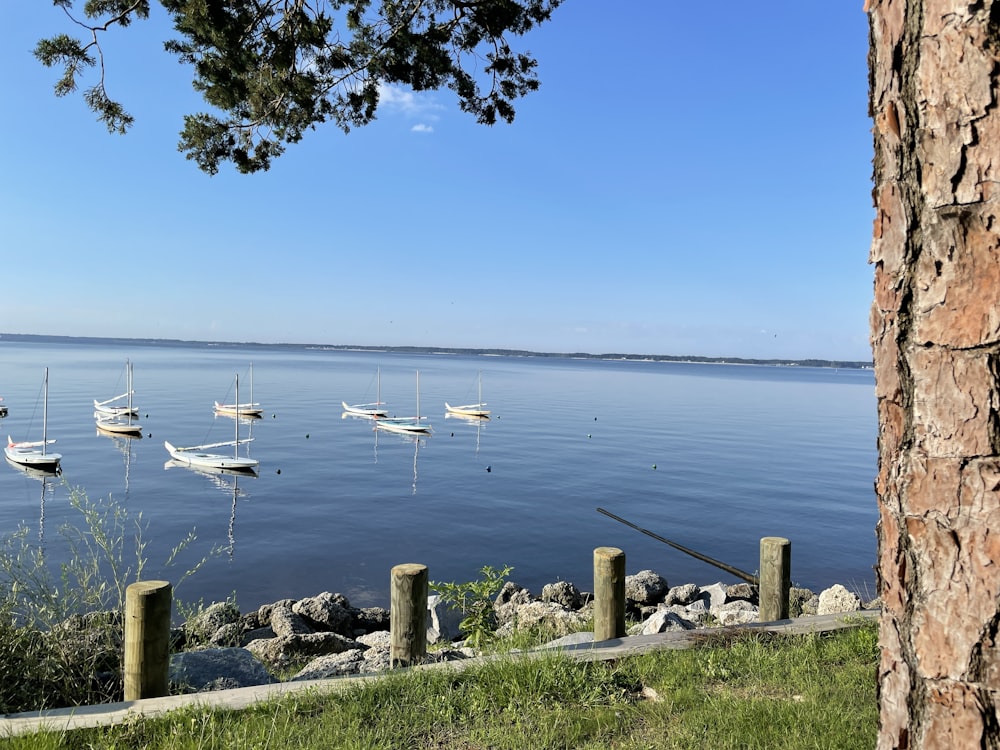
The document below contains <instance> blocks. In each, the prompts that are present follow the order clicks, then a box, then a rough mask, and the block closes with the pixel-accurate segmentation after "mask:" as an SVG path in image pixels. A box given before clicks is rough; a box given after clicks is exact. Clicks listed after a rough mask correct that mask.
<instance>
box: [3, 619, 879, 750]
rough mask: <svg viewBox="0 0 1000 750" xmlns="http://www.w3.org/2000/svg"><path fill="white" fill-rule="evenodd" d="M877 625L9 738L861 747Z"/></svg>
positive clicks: (420, 679)
mask: <svg viewBox="0 0 1000 750" xmlns="http://www.w3.org/2000/svg"><path fill="white" fill-rule="evenodd" d="M877 661H878V648H877V629H876V626H875V625H874V624H865V625H860V626H858V627H857V628H854V629H851V630H845V631H839V632H835V633H831V634H825V635H810V636H794V637H783V636H768V635H766V634H760V633H756V634H745V635H742V636H739V637H736V638H732V639H730V640H728V641H725V642H724V641H721V640H718V639H714V640H713V639H711V638H710V639H708V640H707V642H706V644H705V645H703V646H700V647H698V648H695V649H691V650H687V651H660V652H655V653H649V654H645V655H641V656H633V657H628V658H623V659H620V660H617V661H614V662H592V663H576V662H571V661H570V660H568V659H564V658H562V657H558V656H552V657H546V658H543V659H540V660H526V659H517V658H504V659H500V660H498V661H495V662H491V663H488V664H485V665H482V666H475V667H472V668H469V669H467V670H463V671H453V670H449V671H432V670H427V671H422V670H418V671H409V672H396V673H391V674H389V675H387V676H385V677H384V678H381V679H378V680H372V681H371V682H370V683H365V684H363V685H361V686H358V687H356V688H350V689H348V690H346V691H345V692H343V693H336V694H328V695H324V696H320V695H318V694H298V695H296V696H294V697H285V698H283V699H282V700H280V701H275V702H269V703H266V704H262V705H259V706H256V707H253V708H250V709H246V710H243V711H239V712H233V711H222V710H208V709H202V708H189V709H183V710H180V711H177V712H174V713H171V714H169V715H167V716H164V717H159V718H155V719H136V720H134V721H130V722H129V723H127V724H125V725H123V726H117V727H111V728H101V729H85V730H76V731H74V732H50V733H42V734H36V735H32V736H27V737H17V738H10V739H8V740H7V741H6V745H5V747H11V748H32V749H33V750H34V749H36V748H39V749H42V750H44V749H45V748H53V749H55V748H60V749H62V748H69V749H76V748H80V749H81V750H82V749H84V748H151V749H155V748H172V749H173V748H180V749H181V750H183V749H185V748H190V749H192V750H193V749H195V748H197V749H198V750H203V749H209V748H211V749H215V748H217V749H218V750H223V749H226V750H228V749H229V748H283V749H288V750H295V749H296V748H303V749H305V748H309V749H313V748H324V749H325V748H345V749H354V748H357V749H359V750H360V749H362V748H364V749H368V748H422V749H424V748H431V749H434V748H456V749H458V750H486V749H487V748H490V749H491V750H506V749H508V748H509V749H510V750H523V748H532V749H533V750H546V749H547V748H582V749H587V750H591V749H593V750H596V749H597V748H618V749H622V750H639V749H640V748H657V750H660V749H661V748H698V750H702V749H703V748H713V749H714V750H726V749H727V748H733V749H736V748H740V749H747V748H768V749H769V750H770V749H771V748H796V749H799V748H831V750H832V749H834V748H836V750H846V749H849V748H870V747H873V746H874V744H875V737H876V723H877V703H876V697H875V669H876V664H877Z"/></svg>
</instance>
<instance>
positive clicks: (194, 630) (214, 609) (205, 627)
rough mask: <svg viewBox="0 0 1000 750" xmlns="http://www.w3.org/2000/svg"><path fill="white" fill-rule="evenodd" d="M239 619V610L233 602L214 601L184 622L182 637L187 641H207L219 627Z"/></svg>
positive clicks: (234, 622)
mask: <svg viewBox="0 0 1000 750" xmlns="http://www.w3.org/2000/svg"><path fill="white" fill-rule="evenodd" d="M239 621H240V610H239V607H237V606H236V604H235V603H234V602H216V603H215V604H210V605H209V606H207V607H205V609H203V610H201V611H200V612H198V613H197V614H196V615H194V616H193V617H192V618H190V619H189V620H188V621H187V622H186V623H184V637H185V639H186V642H188V643H209V642H211V641H212V640H213V637H214V636H215V634H216V633H217V632H218V631H219V629H220V628H222V627H224V626H227V625H236V624H237V623H238V622H239Z"/></svg>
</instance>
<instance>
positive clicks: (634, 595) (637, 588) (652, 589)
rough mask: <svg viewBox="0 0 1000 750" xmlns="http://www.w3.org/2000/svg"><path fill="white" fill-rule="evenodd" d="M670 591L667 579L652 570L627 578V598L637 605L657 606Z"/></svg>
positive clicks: (642, 571)
mask: <svg viewBox="0 0 1000 750" xmlns="http://www.w3.org/2000/svg"><path fill="white" fill-rule="evenodd" d="M668 589H669V586H667V579H666V578H664V577H663V576H661V575H660V574H659V573H657V572H655V571H652V570H641V571H639V572H638V573H636V574H635V575H631V576H625V598H626V599H627V600H630V601H632V602H635V604H637V605H643V604H656V603H657V602H659V601H660V600H661V599H662V598H663V595H664V594H665V593H666V592H667V590H668Z"/></svg>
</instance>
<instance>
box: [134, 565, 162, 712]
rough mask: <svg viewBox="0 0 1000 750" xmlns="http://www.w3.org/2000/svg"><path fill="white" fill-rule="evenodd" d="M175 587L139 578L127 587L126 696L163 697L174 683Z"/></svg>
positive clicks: (137, 697)
mask: <svg viewBox="0 0 1000 750" xmlns="http://www.w3.org/2000/svg"><path fill="white" fill-rule="evenodd" d="M172 601H173V599H172V596H171V587H170V584H169V583H168V582H167V581H139V582H138V583H133V584H132V585H130V586H129V587H128V588H127V589H125V700H127V701H135V700H141V699H143V698H160V697H162V696H164V695H166V694H167V692H168V690H169V687H170V608H171V604H172Z"/></svg>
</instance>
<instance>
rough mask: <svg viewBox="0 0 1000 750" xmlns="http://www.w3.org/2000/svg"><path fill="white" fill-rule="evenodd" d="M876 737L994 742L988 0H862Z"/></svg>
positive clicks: (995, 26)
mask: <svg viewBox="0 0 1000 750" xmlns="http://www.w3.org/2000/svg"><path fill="white" fill-rule="evenodd" d="M866 10H867V11H868V12H869V19H870V33H871V49H870V52H869V69H870V87H871V88H870V108H871V115H872V118H873V121H874V142H875V157H874V167H875V169H874V179H875V185H874V190H873V196H874V202H875V207H876V217H875V226H874V232H873V240H872V248H871V262H872V263H873V264H874V266H875V301H874V305H873V308H872V317H871V326H872V346H873V350H874V356H875V373H876V392H877V397H878V417H879V469H878V478H877V481H876V492H877V494H878V501H879V525H878V544H879V560H878V568H877V572H878V579H879V590H880V593H881V596H882V600H883V607H884V609H883V615H882V619H881V633H880V641H881V647H882V656H881V663H880V665H879V673H878V687H879V703H880V728H879V742H878V746H879V748H949V750H950V749H951V748H967V747H975V748H980V747H989V748H993V747H1000V721H998V712H997V707H998V704H1000V700H998V696H1000V693H998V691H1000V652H998V650H997V645H996V640H997V631H998V629H1000V609H998V605H1000V234H998V233H1000V221H998V219H1000V216H998V214H1000V205H998V200H1000V181H998V180H1000V114H998V112H997V97H998V95H1000V91H998V85H997V84H998V76H1000V63H998V60H1000V0H995V1H994V0H965V1H964V2H959V1H958V0H868V1H867V3H866Z"/></svg>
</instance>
